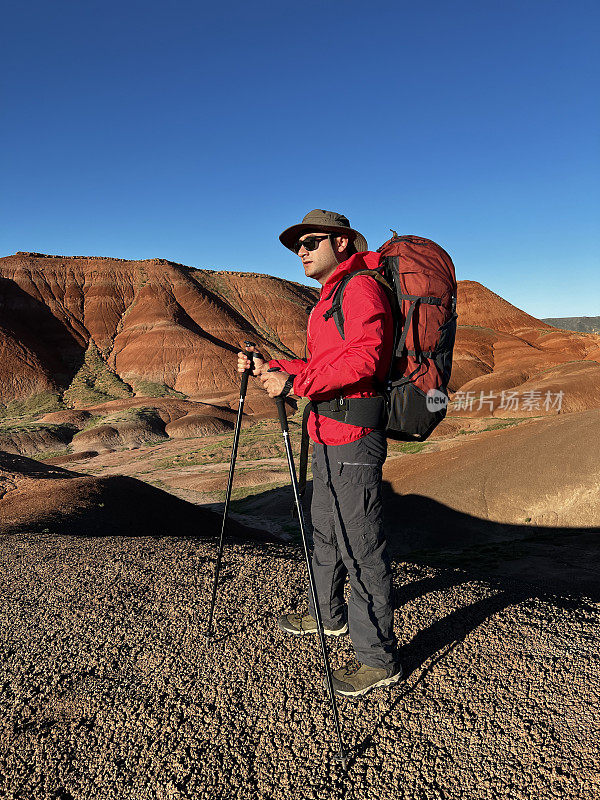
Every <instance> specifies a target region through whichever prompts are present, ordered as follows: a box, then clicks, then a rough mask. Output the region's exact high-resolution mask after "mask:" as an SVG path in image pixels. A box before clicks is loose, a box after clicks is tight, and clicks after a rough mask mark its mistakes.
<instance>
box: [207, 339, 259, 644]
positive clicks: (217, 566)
mask: <svg viewBox="0 0 600 800" xmlns="http://www.w3.org/2000/svg"><path fill="white" fill-rule="evenodd" d="M244 345H245V347H246V350H248V348H249V347H255V346H256V345H255V344H254V342H244ZM248 358H249V359H250V366H249V367H248V369H247V370H245V371H244V373H243V374H242V383H241V386H240V405H239V408H238V415H237V420H236V423H235V431H234V434H233V446H232V448H231V460H230V463H229V480H228V481H227V491H226V493H225V509H224V510H223V524H222V525H221V536H220V537H219V547H218V550H217V560H216V563H215V576H214V580H213V587H212V598H211V601H210V611H209V613H208V625H207V627H206V634H205V636H206V637H207V638H208V639H210V637H211V636H212V635H213V629H212V624H213V613H214V610H215V603H216V600H217V584H218V582H219V572H220V570H221V560H222V558H223V540H224V538H225V523H226V522H227V512H228V511H229V500H230V499H231V489H232V486H233V472H234V470H235V460H236V457H237V450H238V442H239V439H240V429H241V427H242V414H243V411H244V400H245V399H246V391H247V390H248V377H249V375H250V374H251V373H252V368H253V363H254V353H253V352H249V353H248Z"/></svg>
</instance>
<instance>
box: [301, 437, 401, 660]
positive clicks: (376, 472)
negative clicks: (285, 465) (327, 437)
mask: <svg viewBox="0 0 600 800" xmlns="http://www.w3.org/2000/svg"><path fill="white" fill-rule="evenodd" d="M386 454H387V441H386V438H385V435H384V434H383V432H382V431H373V432H372V433H369V434H367V436H364V437H363V438H362V439H358V441H356V442H351V443H350V444H341V445H322V444H314V447H313V457H312V470H313V497H312V505H311V515H312V526H313V537H314V549H313V555H312V566H313V571H314V574H315V583H316V588H317V596H318V598H319V609H320V611H321V616H322V618H323V624H324V625H326V626H327V625H330V626H332V627H334V628H338V627H340V626H341V625H343V624H344V623H345V622H346V619H347V620H348V625H349V629H350V637H351V638H352V644H353V645H354V650H355V652H356V658H357V659H358V661H360V663H361V664H368V665H369V666H371V667H387V666H389V665H390V664H393V663H394V662H395V660H396V654H395V650H396V638H395V636H394V630H393V624H394V610H393V604H392V574H391V569H390V562H389V559H388V556H387V552H386V542H385V538H384V534H383V518H382V503H381V468H382V466H383V462H384V461H385V457H386ZM346 576H348V578H349V580H350V587H351V592H350V599H349V601H348V608H347V609H346V604H345V602H344V583H345V580H346ZM308 596H309V610H310V612H311V614H313V616H314V607H313V606H312V602H311V598H310V590H309V593H308Z"/></svg>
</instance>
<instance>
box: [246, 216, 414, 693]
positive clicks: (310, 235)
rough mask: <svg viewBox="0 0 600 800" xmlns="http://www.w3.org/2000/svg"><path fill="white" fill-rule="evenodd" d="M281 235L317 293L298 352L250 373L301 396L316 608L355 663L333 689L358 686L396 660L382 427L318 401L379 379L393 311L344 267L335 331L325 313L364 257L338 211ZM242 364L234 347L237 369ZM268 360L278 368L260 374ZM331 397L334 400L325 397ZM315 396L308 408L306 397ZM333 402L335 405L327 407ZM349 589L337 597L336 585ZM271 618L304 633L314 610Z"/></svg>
mask: <svg viewBox="0 0 600 800" xmlns="http://www.w3.org/2000/svg"><path fill="white" fill-rule="evenodd" d="M279 238H280V240H281V242H282V243H283V244H284V245H285V246H286V247H287V248H288V249H290V250H292V251H293V252H294V253H296V254H297V255H298V256H299V258H300V259H301V261H302V266H303V268H304V274H305V275H306V277H308V278H314V279H315V280H316V281H318V282H319V283H320V284H321V287H322V288H321V294H320V298H319V301H318V303H317V305H316V306H315V308H314V309H313V310H312V312H311V314H310V317H309V320H308V330H307V350H308V353H309V358H308V359H307V360H306V361H303V360H299V359H297V360H292V361H287V360H274V361H269V363H268V364H267V363H265V362H264V361H263V360H262V358H260V357H259V356H256V357H255V359H254V365H255V366H254V374H255V375H257V376H258V377H259V378H260V381H261V382H262V385H263V387H264V389H265V390H266V391H267V392H268V394H269V396H270V397H277V396H279V395H281V394H284V395H287V394H289V395H290V396H295V397H308V398H310V400H311V401H312V405H311V407H312V408H313V409H316V410H313V411H312V412H311V414H310V418H309V423H308V431H309V435H310V438H311V439H312V441H313V457H312V471H313V497H312V505H311V517H312V524H313V536H314V550H313V555H312V565H313V570H314V575H315V583H316V588H317V595H318V602H319V608H320V611H321V616H322V620H323V625H324V628H325V633H326V634H327V635H328V636H342V635H344V634H346V633H347V632H348V630H349V632H350V637H351V639H352V643H353V646H354V650H355V653H356V662H351V663H350V664H348V665H346V666H345V667H343V668H341V669H338V670H335V671H334V673H333V684H334V688H335V690H336V692H337V693H338V694H342V695H345V696H357V695H362V694H365V693H366V692H368V691H370V690H371V689H374V688H376V687H379V686H386V685H389V684H391V683H395V682H397V681H398V680H399V679H400V678H401V676H402V668H401V666H400V663H399V661H398V657H397V654H396V650H397V642H396V638H395V636H394V631H393V621H394V616H393V604H392V576H391V569H390V563H389V559H388V556H387V553H386V543H385V539H384V535H383V522H382V504H381V469H382V466H383V462H384V461H385V457H386V454H387V440H386V437H385V433H384V431H383V430H378V429H373V428H367V427H363V426H358V425H349V424H348V423H346V422H342V421H340V420H339V416H340V415H339V414H337V416H338V419H336V414H335V413H332V414H330V415H328V416H324V414H325V413H327V411H325V410H324V411H323V413H321V412H320V411H319V408H321V409H327V408H329V403H330V401H334V405H335V404H336V403H339V400H340V399H341V398H343V402H342V406H343V404H344V403H346V404H348V402H349V401H348V398H350V404H352V402H353V400H352V399H353V398H369V397H376V396H377V385H378V384H379V383H381V382H383V381H384V380H385V377H386V374H387V369H388V366H389V363H390V359H391V355H392V347H393V320H392V314H391V307H390V303H389V300H388V298H387V296H386V292H385V289H384V288H383V287H382V286H381V285H380V284H379V283H378V282H377V281H376V280H374V279H373V278H371V277H369V276H368V275H367V276H364V275H360V276H356V277H354V278H353V279H352V280H351V281H349V283H348V284H347V286H346V287H345V290H344V294H343V303H342V311H343V313H344V338H342V335H341V333H340V331H339V330H338V328H337V327H336V324H335V320H334V319H333V318H332V317H331V315H328V314H327V311H329V309H330V308H331V305H332V296H333V293H334V291H335V288H336V286H337V284H338V283H339V281H340V280H341V279H342V278H343V277H344V276H345V275H348V274H349V273H351V272H355V271H357V270H359V269H363V270H364V269H365V267H372V266H376V264H377V263H378V256H377V254H376V253H368V252H366V251H367V242H366V240H365V238H364V237H363V236H362V235H361V234H360V233H359V232H358V231H356V230H354V229H353V228H351V227H350V223H349V221H348V219H347V218H346V217H344V216H343V215H342V214H338V213H335V212H332V211H323V210H319V209H317V210H315V211H311V212H310V213H309V214H307V215H306V216H305V217H304V219H303V220H302V222H301V223H300V224H298V225H292V226H291V227H290V228H287V229H286V230H285V231H284V232H283V233H282V234H281V236H280V237H279ZM249 366H250V362H249V359H248V356H247V354H246V353H238V369H239V370H240V371H243V370H245V369H247V368H248V367H249ZM270 367H279V368H280V370H281V371H280V372H267V370H268V369H269V368H270ZM336 398H337V400H336ZM319 403H320V404H322V405H321V406H319V405H318V404H319ZM336 407H337V406H336ZM346 576H347V577H348V578H349V581H350V587H351V593H350V599H349V601H348V605H347V606H346V603H345V601H344V583H345V579H346ZM278 625H279V627H280V628H281V630H283V631H284V632H286V633H288V634H290V635H292V636H302V635H304V634H309V633H316V631H317V626H316V621H315V619H314V609H313V608H312V605H311V599H310V592H309V609H308V610H307V611H305V612H303V613H300V614H286V615H284V616H282V617H280V618H279V620H278Z"/></svg>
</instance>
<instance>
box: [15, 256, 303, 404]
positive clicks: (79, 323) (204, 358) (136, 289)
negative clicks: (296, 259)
mask: <svg viewBox="0 0 600 800" xmlns="http://www.w3.org/2000/svg"><path fill="white" fill-rule="evenodd" d="M315 297H316V293H315V291H314V290H311V289H309V288H308V287H305V286H301V285H300V284H295V283H291V282H290V281H285V280H281V279H279V278H273V277H270V276H268V275H256V274H253V273H243V272H212V271H210V270H196V269H192V268H190V267H185V266H183V265H181V264H174V263H172V262H169V261H164V260H161V259H153V260H150V261H123V260H119V259H112V258H83V257H82V258H79V257H62V256H43V255H38V254H28V253H18V254H16V255H14V256H8V257H6V258H2V259H0V311H1V318H0V326H1V327H0V356H1V358H2V381H1V383H0V402H2V403H7V402H9V401H11V400H15V399H20V400H23V399H25V398H28V397H30V396H31V395H33V394H42V393H45V392H52V391H56V392H59V393H62V392H64V391H65V390H68V388H69V387H70V386H71V385H72V383H73V381H74V379H75V378H76V377H77V376H78V374H80V378H81V381H82V382H83V383H84V384H85V388H87V389H91V390H96V392H97V395H98V398H97V399H101V395H102V394H103V395H104V399H112V398H114V397H120V396H127V395H129V396H131V395H133V394H134V393H135V392H136V391H138V393H145V394H155V393H156V391H153V390H156V389H158V388H160V387H162V389H163V390H164V388H165V387H167V388H168V389H171V390H174V391H176V392H181V393H182V394H184V395H188V396H206V395H207V394H210V393H219V392H223V391H224V390H229V391H231V390H233V389H235V387H236V386H237V385H238V380H237V376H236V374H235V371H233V370H232V369H231V364H232V356H233V354H234V353H235V352H236V351H237V350H238V349H239V346H240V342H241V341H243V340H244V339H252V340H253V341H256V342H257V343H258V344H259V345H260V346H261V347H262V348H263V349H264V350H265V351H267V352H269V353H271V354H273V355H275V354H282V355H284V354H285V355H287V356H290V355H292V354H293V353H300V352H302V350H303V347H304V344H303V342H304V330H305V327H306V319H307V308H308V307H310V306H311V305H312V303H313V302H314V300H315ZM86 354H87V362H89V363H87V364H86ZM82 368H83V370H84V373H83V374H81V373H80V371H81V370H82ZM102 372H103V373H104V375H102V374H101V373H102ZM82 388H83V387H82ZM149 389H150V391H148V390H149ZM82 399H84V400H85V399H86V398H85V397H83V398H82ZM70 400H71V403H70V404H77V402H78V401H77V396H74V397H72V398H70Z"/></svg>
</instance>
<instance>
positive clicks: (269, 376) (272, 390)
mask: <svg viewBox="0 0 600 800" xmlns="http://www.w3.org/2000/svg"><path fill="white" fill-rule="evenodd" d="M289 377H290V376H289V373H287V372H267V371H266V370H265V371H264V372H262V373H261V374H260V375H259V378H260V382H261V383H262V385H263V389H264V390H265V391H266V392H267V394H268V395H269V397H279V395H280V394H281V392H282V391H283V387H284V386H285V382H286V381H287V379H288V378H289ZM288 397H290V395H288Z"/></svg>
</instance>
